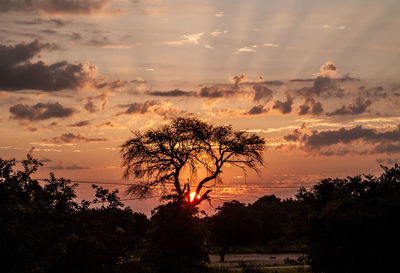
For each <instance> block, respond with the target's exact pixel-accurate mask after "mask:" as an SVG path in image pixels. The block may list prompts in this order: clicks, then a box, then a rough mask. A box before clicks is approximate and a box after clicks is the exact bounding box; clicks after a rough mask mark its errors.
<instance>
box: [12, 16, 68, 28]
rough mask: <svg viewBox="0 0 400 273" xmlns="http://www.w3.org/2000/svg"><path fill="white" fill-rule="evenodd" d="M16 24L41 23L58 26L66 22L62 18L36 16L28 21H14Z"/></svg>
mask: <svg viewBox="0 0 400 273" xmlns="http://www.w3.org/2000/svg"><path fill="white" fill-rule="evenodd" d="M15 23H16V24H19V25H41V24H52V25H55V26H58V27H63V26H65V25H66V24H67V23H66V22H65V21H64V20H61V19H55V18H54V19H48V20H45V19H40V18H36V19H34V20H28V21H16V22H15Z"/></svg>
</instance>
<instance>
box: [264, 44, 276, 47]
mask: <svg viewBox="0 0 400 273" xmlns="http://www.w3.org/2000/svg"><path fill="white" fill-rule="evenodd" d="M263 46H265V47H279V45H278V44H272V43H268V44H263Z"/></svg>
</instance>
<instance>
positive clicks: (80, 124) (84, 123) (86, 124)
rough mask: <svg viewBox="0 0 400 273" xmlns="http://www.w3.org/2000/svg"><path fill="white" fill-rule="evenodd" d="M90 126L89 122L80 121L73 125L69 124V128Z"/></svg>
mask: <svg viewBox="0 0 400 273" xmlns="http://www.w3.org/2000/svg"><path fill="white" fill-rule="evenodd" d="M88 125H90V120H82V121H78V122H75V123H72V124H70V125H69V126H71V127H84V126H88Z"/></svg>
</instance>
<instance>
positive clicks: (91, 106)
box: [83, 92, 112, 113]
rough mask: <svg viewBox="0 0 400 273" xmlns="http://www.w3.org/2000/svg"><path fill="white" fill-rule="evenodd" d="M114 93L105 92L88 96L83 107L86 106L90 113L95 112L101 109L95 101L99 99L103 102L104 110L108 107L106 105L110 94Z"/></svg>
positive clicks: (102, 107)
mask: <svg viewBox="0 0 400 273" xmlns="http://www.w3.org/2000/svg"><path fill="white" fill-rule="evenodd" d="M110 94H112V93H110V92H103V93H101V94H100V95H98V96H93V97H87V98H86V103H85V104H84V105H83V108H85V110H86V111H88V112H89V113H95V112H97V111H99V107H98V105H97V104H96V103H95V100H99V102H100V104H101V109H102V110H104V109H105V108H106V105H107V104H108V96H109V95H110Z"/></svg>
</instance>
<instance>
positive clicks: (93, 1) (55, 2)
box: [0, 0, 109, 14]
mask: <svg viewBox="0 0 400 273" xmlns="http://www.w3.org/2000/svg"><path fill="white" fill-rule="evenodd" d="M108 2H109V1H108V0H79V1H76V0H37V1H27V0H15V1H8V0H6V1H1V2H0V12H8V11H24V12H33V11H43V12H46V13H56V14H92V13H95V12H98V11H100V10H101V9H103V8H104V7H105V6H106V5H107V4H108Z"/></svg>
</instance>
